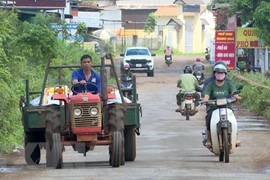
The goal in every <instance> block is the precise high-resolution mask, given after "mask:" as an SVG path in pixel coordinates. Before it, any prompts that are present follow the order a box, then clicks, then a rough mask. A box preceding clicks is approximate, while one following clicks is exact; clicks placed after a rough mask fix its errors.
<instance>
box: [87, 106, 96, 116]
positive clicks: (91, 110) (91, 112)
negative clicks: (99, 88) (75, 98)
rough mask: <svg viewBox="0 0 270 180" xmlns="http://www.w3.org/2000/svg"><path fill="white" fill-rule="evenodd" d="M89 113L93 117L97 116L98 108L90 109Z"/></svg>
mask: <svg viewBox="0 0 270 180" xmlns="http://www.w3.org/2000/svg"><path fill="white" fill-rule="evenodd" d="M89 112H90V114H91V115H92V116H96V115H97V114H98V108H96V107H92V108H90V109H89Z"/></svg>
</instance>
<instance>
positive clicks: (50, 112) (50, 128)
mask: <svg viewBox="0 0 270 180" xmlns="http://www.w3.org/2000/svg"><path fill="white" fill-rule="evenodd" d="M45 121H46V122H45V127H46V133H45V134H46V166H47V167H54V164H53V152H52V151H53V134H54V133H60V132H61V121H60V106H57V105H51V106H47V109H46V117H45ZM59 135H60V134H59ZM60 137H61V136H60ZM60 140H61V139H60Z"/></svg>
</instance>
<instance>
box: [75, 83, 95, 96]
mask: <svg viewBox="0 0 270 180" xmlns="http://www.w3.org/2000/svg"><path fill="white" fill-rule="evenodd" d="M87 85H91V86H90V87H91V88H92V87H93V89H94V90H93V91H89V90H88V89H87ZM78 86H83V89H84V92H90V93H92V94H97V91H98V87H97V85H95V84H94V83H90V82H86V84H85V85H82V84H81V83H76V84H74V85H72V87H71V91H72V92H73V93H75V94H78V92H77V91H75V90H74V88H75V87H78Z"/></svg>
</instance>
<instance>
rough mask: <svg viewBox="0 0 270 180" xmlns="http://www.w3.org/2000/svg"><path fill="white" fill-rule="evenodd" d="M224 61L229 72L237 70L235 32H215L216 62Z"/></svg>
mask: <svg viewBox="0 0 270 180" xmlns="http://www.w3.org/2000/svg"><path fill="white" fill-rule="evenodd" d="M217 61H223V62H224V63H225V64H226V65H227V68H228V69H229V70H233V69H235V31H221V30H218V31H216V32H215V62H217Z"/></svg>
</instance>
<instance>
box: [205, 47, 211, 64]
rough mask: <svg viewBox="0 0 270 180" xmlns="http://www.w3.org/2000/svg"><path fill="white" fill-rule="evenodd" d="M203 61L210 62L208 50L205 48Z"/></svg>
mask: <svg viewBox="0 0 270 180" xmlns="http://www.w3.org/2000/svg"><path fill="white" fill-rule="evenodd" d="M205 59H206V60H207V61H209V60H210V53H209V48H205Z"/></svg>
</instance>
